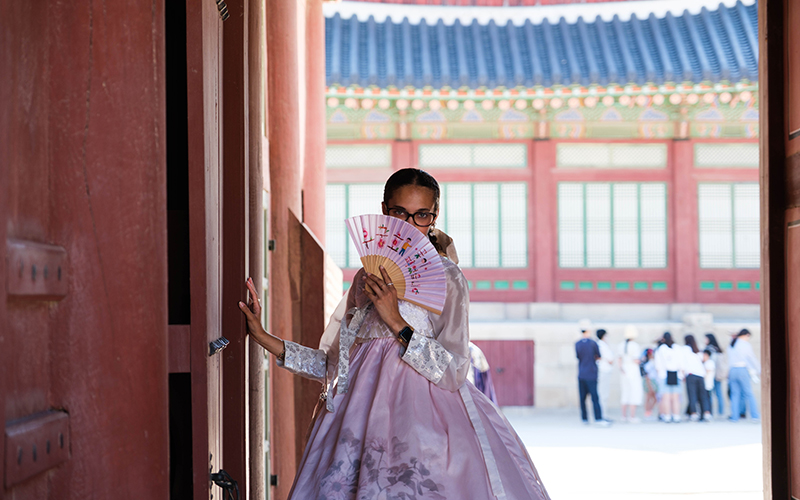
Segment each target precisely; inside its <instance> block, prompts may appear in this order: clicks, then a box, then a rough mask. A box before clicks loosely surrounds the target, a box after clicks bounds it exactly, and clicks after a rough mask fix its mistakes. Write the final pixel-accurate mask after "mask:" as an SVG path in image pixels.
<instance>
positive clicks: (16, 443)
mask: <svg viewBox="0 0 800 500" xmlns="http://www.w3.org/2000/svg"><path fill="white" fill-rule="evenodd" d="M5 434H6V436H5V437H6V450H5V453H6V457H5V462H6V464H5V465H6V467H5V487H6V488H11V487H12V486H14V485H15V484H19V483H21V482H23V481H25V480H26V479H28V478H30V477H33V476H35V475H36V474H39V473H41V472H44V471H46V470H48V469H52V468H53V467H56V466H57V465H58V464H60V463H62V462H66V461H67V460H69V454H70V451H69V415H68V414H67V413H65V412H63V411H46V412H42V413H37V414H35V415H31V416H29V417H25V418H23V419H20V420H15V421H12V422H6V433H5Z"/></svg>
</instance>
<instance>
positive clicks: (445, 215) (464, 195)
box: [325, 182, 528, 268]
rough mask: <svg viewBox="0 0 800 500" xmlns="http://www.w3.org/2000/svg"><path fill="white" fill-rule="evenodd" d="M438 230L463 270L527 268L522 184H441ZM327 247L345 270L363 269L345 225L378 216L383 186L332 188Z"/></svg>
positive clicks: (525, 221)
mask: <svg viewBox="0 0 800 500" xmlns="http://www.w3.org/2000/svg"><path fill="white" fill-rule="evenodd" d="M440 186H441V189H442V193H441V205H440V208H439V212H440V215H439V218H438V220H437V223H436V225H437V227H439V228H440V229H442V230H443V231H445V232H446V233H447V234H448V235H450V237H452V238H453V240H454V242H455V245H456V249H457V250H458V256H459V265H460V266H461V267H482V268H520V267H527V265H528V225H527V224H528V223H527V220H528V217H527V207H528V202H527V186H526V184H525V183H521V182H480V183H442V184H441V185H440ZM326 196H327V198H326V201H325V205H326V240H327V241H326V247H327V249H328V252H329V253H330V255H331V257H332V258H333V260H334V262H336V264H337V265H339V266H340V267H344V268H358V267H361V261H360V260H359V257H358V253H357V251H356V248H355V246H353V244H352V242H351V241H350V237H349V235H348V233H347V229H346V227H345V224H344V220H345V219H346V218H348V217H352V216H354V215H360V214H369V213H380V210H381V201H382V200H383V185H382V184H328V186H327V190H326Z"/></svg>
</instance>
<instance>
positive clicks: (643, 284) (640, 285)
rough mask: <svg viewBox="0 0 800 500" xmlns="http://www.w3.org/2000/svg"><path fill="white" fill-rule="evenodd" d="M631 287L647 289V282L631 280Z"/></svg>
mask: <svg viewBox="0 0 800 500" xmlns="http://www.w3.org/2000/svg"><path fill="white" fill-rule="evenodd" d="M633 289H634V290H647V282H646V281H634V282H633Z"/></svg>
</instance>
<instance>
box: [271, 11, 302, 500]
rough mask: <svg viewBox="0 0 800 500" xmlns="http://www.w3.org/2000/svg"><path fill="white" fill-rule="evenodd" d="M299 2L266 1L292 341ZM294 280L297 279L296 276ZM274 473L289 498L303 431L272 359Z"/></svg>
mask: <svg viewBox="0 0 800 500" xmlns="http://www.w3.org/2000/svg"><path fill="white" fill-rule="evenodd" d="M298 5H299V4H298V2H287V1H286V0H267V3H266V9H267V11H266V19H267V86H268V92H267V95H268V98H267V100H268V104H269V127H268V131H269V132H268V133H269V139H270V148H269V177H270V186H271V188H272V192H271V193H270V202H271V205H272V212H271V214H270V223H271V227H272V239H273V240H275V250H274V251H273V252H272V255H271V269H272V272H271V274H270V294H269V302H270V326H271V329H272V331H273V332H275V334H276V335H279V336H281V337H283V338H286V339H289V340H291V339H292V332H293V330H294V328H293V325H292V302H293V297H295V298H296V297H297V294H298V293H299V280H297V279H293V277H292V276H291V275H290V273H289V265H290V252H292V251H299V249H292V248H290V246H289V239H290V234H289V222H290V219H291V217H290V213H294V214H295V215H296V216H297V218H300V217H301V212H302V206H301V188H302V166H301V164H300V158H301V154H300V153H301V150H300V148H301V141H300V99H301V95H300V94H299V93H298V88H299V72H300V71H299V70H300V67H299V59H298V55H299V54H300V53H301V52H300V51H301V50H302V47H301V44H302V40H299V39H298V38H299V37H298V15H303V14H304V13H303V14H300V13H299V12H298ZM295 278H296V277H295ZM270 363H271V365H270V373H271V376H270V385H271V388H270V394H271V398H272V400H271V402H272V407H271V416H272V419H271V422H272V432H271V436H272V439H271V442H272V445H271V447H270V452H271V453H272V457H271V464H272V473H273V474H276V475H277V476H278V486H277V488H275V489H274V491H273V492H272V493H273V495H271V496H274V498H286V497H287V496H288V493H289V488H291V485H292V481H293V479H294V475H295V473H296V471H297V465H298V463H297V456H296V453H295V436H296V434H297V433H298V432H302V429H298V428H297V424H296V422H295V404H294V386H295V380H294V377H293V375H292V374H290V373H289V372H287V371H285V370H282V369H278V368H277V366H276V365H275V358H274V357H272V356H270Z"/></svg>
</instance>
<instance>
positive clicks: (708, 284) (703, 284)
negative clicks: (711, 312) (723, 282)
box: [700, 281, 714, 290]
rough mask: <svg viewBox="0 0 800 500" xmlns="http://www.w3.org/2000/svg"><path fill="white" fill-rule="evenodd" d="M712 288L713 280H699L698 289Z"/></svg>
mask: <svg viewBox="0 0 800 500" xmlns="http://www.w3.org/2000/svg"><path fill="white" fill-rule="evenodd" d="M713 289H714V282H713V281H701V282H700V290H713Z"/></svg>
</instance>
